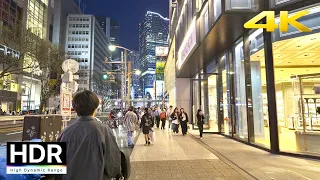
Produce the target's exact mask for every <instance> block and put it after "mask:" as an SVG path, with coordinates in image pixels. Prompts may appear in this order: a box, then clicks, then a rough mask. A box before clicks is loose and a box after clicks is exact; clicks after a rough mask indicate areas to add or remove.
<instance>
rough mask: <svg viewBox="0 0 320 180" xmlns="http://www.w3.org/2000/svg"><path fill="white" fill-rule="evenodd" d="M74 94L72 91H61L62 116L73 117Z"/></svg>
mask: <svg viewBox="0 0 320 180" xmlns="http://www.w3.org/2000/svg"><path fill="white" fill-rule="evenodd" d="M71 103H72V93H71V91H61V99H60V110H61V111H60V112H61V116H71V108H72V105H71Z"/></svg>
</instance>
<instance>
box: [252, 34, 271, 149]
mask: <svg viewBox="0 0 320 180" xmlns="http://www.w3.org/2000/svg"><path fill="white" fill-rule="evenodd" d="M249 41H250V65H251V86H252V108H253V123H254V141H253V143H256V144H258V145H262V146H264V147H267V148H270V133H269V132H270V131H269V121H268V120H269V117H268V99H267V82H266V69H265V58H264V57H265V56H264V40H263V31H262V29H258V30H255V31H252V32H250V36H249Z"/></svg>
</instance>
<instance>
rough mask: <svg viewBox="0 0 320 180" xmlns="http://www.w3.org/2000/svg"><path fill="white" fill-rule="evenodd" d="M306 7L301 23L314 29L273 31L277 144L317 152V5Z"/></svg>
mask: <svg viewBox="0 0 320 180" xmlns="http://www.w3.org/2000/svg"><path fill="white" fill-rule="evenodd" d="M308 10H309V11H310V12H311V13H310V14H309V15H307V16H305V17H304V18H303V19H302V22H301V23H304V24H307V25H309V28H313V29H315V30H314V31H313V32H312V33H311V34H310V33H302V32H295V33H292V32H291V34H290V35H289V34H288V33H287V34H286V35H284V34H282V33H279V32H274V33H273V58H274V72H275V83H276V99H277V111H278V112H277V115H278V131H279V146H280V151H283V152H293V153H304V154H311V155H320V143H319V142H320V94H319V87H320V73H319V72H320V58H319V57H320V32H319V31H317V30H316V28H317V27H318V28H319V22H320V18H319V17H320V7H319V6H317V7H312V8H310V9H308ZM295 12H296V11H295ZM295 12H290V13H289V15H290V14H292V13H295ZM311 22H312V23H311ZM312 26H313V27H312Z"/></svg>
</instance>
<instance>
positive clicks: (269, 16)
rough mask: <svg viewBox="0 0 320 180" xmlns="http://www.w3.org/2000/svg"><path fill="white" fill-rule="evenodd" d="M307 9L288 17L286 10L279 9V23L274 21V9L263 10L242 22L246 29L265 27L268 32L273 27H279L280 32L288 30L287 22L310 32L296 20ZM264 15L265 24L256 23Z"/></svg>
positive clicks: (305, 13)
mask: <svg viewBox="0 0 320 180" xmlns="http://www.w3.org/2000/svg"><path fill="white" fill-rule="evenodd" d="M308 13H309V11H307V10H304V11H300V12H298V13H296V14H294V15H293V16H290V17H289V12H288V11H280V25H279V26H278V24H276V23H275V13H274V11H263V12H261V13H260V14H258V15H257V16H255V17H254V18H252V19H250V20H249V21H248V22H246V23H245V24H244V28H246V29H259V28H262V29H266V30H267V31H268V32H273V31H274V30H275V29H277V28H280V31H281V32H288V29H289V24H290V25H292V26H293V27H295V28H296V29H298V30H299V31H301V32H311V31H312V30H311V29H310V28H308V27H306V26H305V25H303V24H301V23H300V22H298V21H297V20H298V19H299V18H301V17H303V16H305V15H307V14H308ZM264 17H266V24H257V23H258V22H259V21H260V20H261V19H263V18H264Z"/></svg>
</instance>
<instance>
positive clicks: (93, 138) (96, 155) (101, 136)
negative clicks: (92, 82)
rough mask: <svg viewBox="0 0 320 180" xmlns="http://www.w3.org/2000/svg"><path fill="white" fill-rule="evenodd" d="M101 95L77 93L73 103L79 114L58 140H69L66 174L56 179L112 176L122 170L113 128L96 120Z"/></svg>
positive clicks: (97, 178) (67, 144) (66, 179)
mask: <svg viewBox="0 0 320 180" xmlns="http://www.w3.org/2000/svg"><path fill="white" fill-rule="evenodd" d="M99 103H100V102H99V98H98V96H97V95H96V94H94V93H93V92H91V91H88V90H85V91H81V92H79V93H77V94H76V95H75V96H74V97H73V99H72V106H73V108H74V109H75V111H76V112H77V115H78V116H79V118H78V120H77V121H75V122H74V123H72V124H70V125H69V126H68V127H67V128H66V129H64V131H63V132H62V133H61V135H60V137H59V138H58V140H57V141H58V142H66V149H67V153H66V154H67V157H66V159H67V162H68V166H67V172H68V173H67V174H64V175H57V176H56V177H55V179H56V180H60V179H62V180H69V179H95V180H102V179H112V178H115V177H117V175H118V174H119V173H121V160H122V159H121V151H120V149H119V147H118V145H117V142H116V139H115V137H114V135H113V132H112V130H111V129H110V128H109V127H108V126H107V125H105V124H102V123H100V122H98V121H96V120H95V119H94V116H95V114H96V112H97V108H98V106H99Z"/></svg>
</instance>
